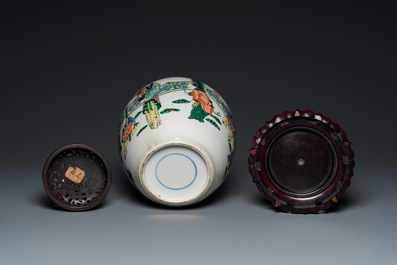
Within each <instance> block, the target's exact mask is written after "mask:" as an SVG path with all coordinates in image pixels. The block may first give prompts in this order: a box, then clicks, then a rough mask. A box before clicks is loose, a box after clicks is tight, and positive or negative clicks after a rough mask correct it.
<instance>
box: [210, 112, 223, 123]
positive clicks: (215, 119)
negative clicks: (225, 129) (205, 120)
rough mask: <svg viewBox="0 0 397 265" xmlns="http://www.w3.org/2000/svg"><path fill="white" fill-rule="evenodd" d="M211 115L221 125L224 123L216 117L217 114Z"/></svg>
mask: <svg viewBox="0 0 397 265" xmlns="http://www.w3.org/2000/svg"><path fill="white" fill-rule="evenodd" d="M211 117H212V118H214V119H215V120H216V121H217V122H218V123H219V124H220V125H222V123H221V121H220V120H219V119H218V118H217V117H215V116H214V115H212V114H211Z"/></svg>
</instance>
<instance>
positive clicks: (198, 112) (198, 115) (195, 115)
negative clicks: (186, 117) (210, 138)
mask: <svg viewBox="0 0 397 265" xmlns="http://www.w3.org/2000/svg"><path fill="white" fill-rule="evenodd" d="M207 116H208V113H207V112H205V111H204V110H203V108H202V107H201V104H200V105H199V106H193V107H192V110H191V112H190V118H192V119H195V120H198V121H201V122H204V118H205V117H207Z"/></svg>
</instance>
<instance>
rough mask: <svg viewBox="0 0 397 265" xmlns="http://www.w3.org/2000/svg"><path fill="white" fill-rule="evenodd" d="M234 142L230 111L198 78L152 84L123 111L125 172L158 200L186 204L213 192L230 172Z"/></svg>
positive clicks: (153, 198)
mask: <svg viewBox="0 0 397 265" xmlns="http://www.w3.org/2000/svg"><path fill="white" fill-rule="evenodd" d="M235 145H236V133H235V127H234V122H233V117H232V113H231V112H230V109H229V108H228V106H227V105H226V103H225V101H224V100H223V99H222V98H221V96H220V95H219V94H218V93H217V92H216V91H215V90H214V89H212V88H211V87H209V86H207V85H206V84H204V83H202V82H200V81H197V80H193V79H189V78H182V77H172V78H165V79H161V80H157V81H155V82H152V83H150V84H148V85H147V86H145V87H143V88H142V89H141V90H139V91H138V93H136V94H135V95H134V96H133V97H132V99H131V100H130V101H129V103H128V104H127V106H126V108H125V110H124V112H123V114H122V118H121V123H120V129H119V147H120V156H121V159H122V163H123V166H124V170H125V172H126V174H127V176H128V178H129V180H130V181H131V182H132V183H133V184H134V186H135V187H136V188H137V189H138V190H139V191H140V192H141V193H142V194H144V195H145V196H146V197H148V198H149V199H151V200H153V201H155V202H157V203H160V204H164V205H172V206H185V205H190V204H194V203H197V202H199V201H201V200H203V199H204V198H206V197H207V196H208V195H210V194H211V193H213V192H214V191H215V190H216V189H217V188H218V187H219V186H220V185H221V184H222V182H223V181H224V179H225V178H226V176H227V174H228V172H229V169H230V165H231V162H232V158H233V155H234V152H235Z"/></svg>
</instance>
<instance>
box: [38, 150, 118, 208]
mask: <svg viewBox="0 0 397 265" xmlns="http://www.w3.org/2000/svg"><path fill="white" fill-rule="evenodd" d="M111 182H112V174H111V171H110V166H109V164H108V162H107V161H106V159H105V157H104V156H103V155H102V154H101V153H99V152H98V151H97V150H95V149H94V148H92V147H90V146H87V145H84V144H69V145H65V146H63V147H61V148H59V149H57V150H55V151H54V152H53V153H52V154H51V155H50V156H49V157H48V159H47V161H46V163H45V165H44V168H43V185H44V189H45V191H46V192H47V195H48V196H49V197H50V199H51V200H52V201H53V202H55V203H56V204H57V205H58V206H60V207H61V208H64V209H67V210H70V211H86V210H90V209H92V208H94V207H96V206H97V205H98V204H99V203H101V202H102V201H103V199H104V198H105V197H106V195H107V194H108V192H109V190H110V186H111Z"/></svg>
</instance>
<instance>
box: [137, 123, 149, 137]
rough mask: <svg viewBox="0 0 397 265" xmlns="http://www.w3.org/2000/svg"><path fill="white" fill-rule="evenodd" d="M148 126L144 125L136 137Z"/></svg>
mask: <svg viewBox="0 0 397 265" xmlns="http://www.w3.org/2000/svg"><path fill="white" fill-rule="evenodd" d="M146 127H147V125H145V126H143V127H142V129H140V130H139V132H138V133H137V134H136V137H138V135H139V134H140V133H141V132H142V131H143V130H145V129H146Z"/></svg>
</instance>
